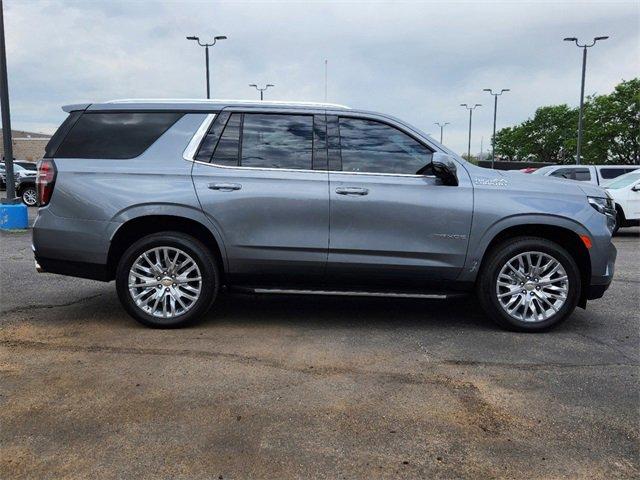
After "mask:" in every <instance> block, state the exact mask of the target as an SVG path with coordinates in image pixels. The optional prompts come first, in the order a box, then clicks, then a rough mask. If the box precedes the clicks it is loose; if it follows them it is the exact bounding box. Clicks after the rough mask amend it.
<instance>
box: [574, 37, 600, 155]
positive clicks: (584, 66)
mask: <svg viewBox="0 0 640 480" xmlns="http://www.w3.org/2000/svg"><path fill="white" fill-rule="evenodd" d="M607 38H609V37H595V38H594V39H593V42H591V43H590V44H586V43H585V44H583V45H580V44H579V43H578V39H577V38H576V37H567V38H565V39H564V41H565V42H575V44H576V45H577V46H578V47H579V48H581V49H582V83H581V85H580V111H579V113H578V148H577V151H576V165H580V153H581V152H580V150H581V148H582V117H583V114H584V78H585V73H586V69H587V48H591V47H593V46H594V45H595V44H596V42H597V41H598V40H606V39H607Z"/></svg>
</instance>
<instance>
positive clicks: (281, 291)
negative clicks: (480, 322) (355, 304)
mask: <svg viewBox="0 0 640 480" xmlns="http://www.w3.org/2000/svg"><path fill="white" fill-rule="evenodd" d="M240 290H241V291H248V292H251V293H267V294H277V295H327V296H341V297H391V298H421V299H428V300H445V299H447V298H449V297H452V296H459V295H461V294H460V293H450V294H428V293H386V292H360V291H353V292H350V291H341V290H288V289H280V288H246V289H245V288H242V289H240Z"/></svg>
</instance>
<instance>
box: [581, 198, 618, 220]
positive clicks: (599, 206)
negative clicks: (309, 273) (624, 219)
mask: <svg viewBox="0 0 640 480" xmlns="http://www.w3.org/2000/svg"><path fill="white" fill-rule="evenodd" d="M588 199H589V205H591V206H592V207H593V208H595V209H596V210H597V211H599V212H600V213H602V214H603V215H611V214H612V215H613V216H614V217H615V216H616V208H615V206H614V205H613V200H612V199H611V198H608V197H607V198H602V197H588Z"/></svg>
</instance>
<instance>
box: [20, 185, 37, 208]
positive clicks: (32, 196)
mask: <svg viewBox="0 0 640 480" xmlns="http://www.w3.org/2000/svg"><path fill="white" fill-rule="evenodd" d="M22 200H23V201H24V203H25V204H26V205H27V206H29V207H33V206H34V205H35V204H36V203H37V202H38V194H37V193H36V189H35V188H27V189H26V190H25V191H24V193H23V194H22Z"/></svg>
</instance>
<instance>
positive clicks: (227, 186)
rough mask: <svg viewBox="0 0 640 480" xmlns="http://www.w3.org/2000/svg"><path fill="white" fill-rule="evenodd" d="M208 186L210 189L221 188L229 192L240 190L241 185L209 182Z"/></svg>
mask: <svg viewBox="0 0 640 480" xmlns="http://www.w3.org/2000/svg"><path fill="white" fill-rule="evenodd" d="M208 187H209V188H210V189H211V190H222V191H223V192H230V191H232V190H240V189H241V188H242V185H240V184H239V183H210V184H209V185H208Z"/></svg>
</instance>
